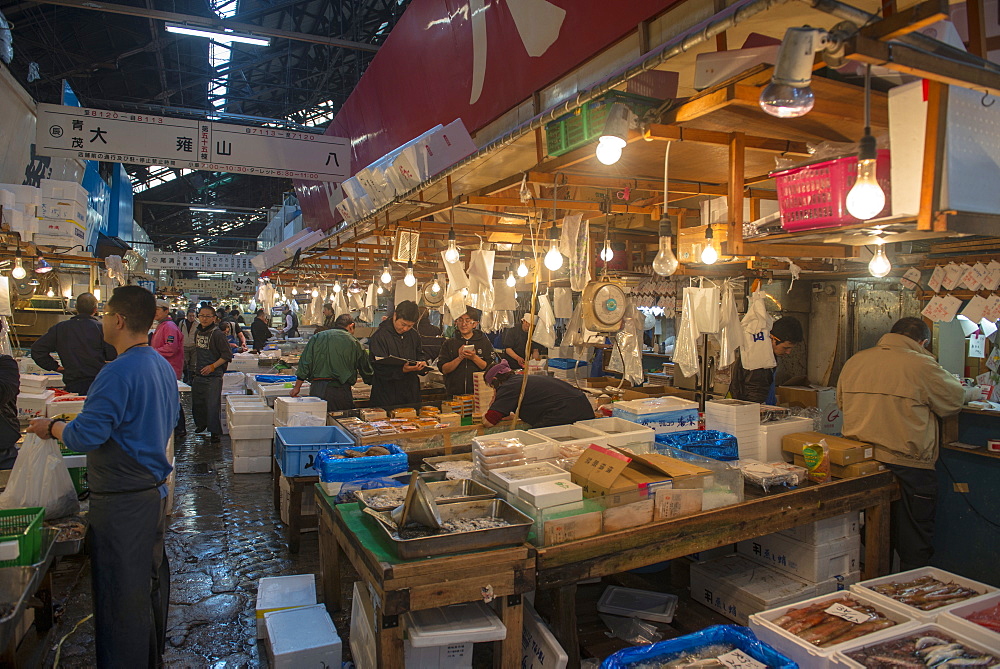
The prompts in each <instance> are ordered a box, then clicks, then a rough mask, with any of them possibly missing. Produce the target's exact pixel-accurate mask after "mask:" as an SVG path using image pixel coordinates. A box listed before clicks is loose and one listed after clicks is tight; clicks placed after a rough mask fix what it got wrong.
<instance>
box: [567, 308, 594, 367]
mask: <svg viewBox="0 0 1000 669" xmlns="http://www.w3.org/2000/svg"><path fill="white" fill-rule="evenodd" d="M562 346H563V347H566V346H572V347H573V355H574V357H575V358H576V359H586V358H587V356H588V353H589V347H588V346H587V330H586V328H584V327H583V303H582V302H581V303H580V304H578V305H576V309H574V310H573V315H572V316H570V319H569V323H567V324H566V331H565V332H564V333H563V338H562Z"/></svg>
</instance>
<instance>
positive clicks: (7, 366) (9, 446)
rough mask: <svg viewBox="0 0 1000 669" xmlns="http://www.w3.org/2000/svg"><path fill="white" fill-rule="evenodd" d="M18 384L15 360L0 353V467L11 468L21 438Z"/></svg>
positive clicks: (18, 378) (18, 376)
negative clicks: (18, 416)
mask: <svg viewBox="0 0 1000 669" xmlns="http://www.w3.org/2000/svg"><path fill="white" fill-rule="evenodd" d="M0 333H2V330H0ZM20 385H21V374H20V372H19V371H18V369H17V360H14V358H12V357H10V356H9V355H0V469H12V468H13V467H14V460H16V459H17V441H18V440H19V439H20V438H21V423H20V421H19V420H18V418H17V394H18V392H19V389H20Z"/></svg>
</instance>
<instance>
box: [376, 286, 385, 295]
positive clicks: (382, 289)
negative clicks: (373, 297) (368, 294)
mask: <svg viewBox="0 0 1000 669" xmlns="http://www.w3.org/2000/svg"><path fill="white" fill-rule="evenodd" d="M375 292H376V293H378V294H379V295H381V294H382V293H384V292H385V289H384V288H383V287H382V286H379V287H378V288H376V289H375Z"/></svg>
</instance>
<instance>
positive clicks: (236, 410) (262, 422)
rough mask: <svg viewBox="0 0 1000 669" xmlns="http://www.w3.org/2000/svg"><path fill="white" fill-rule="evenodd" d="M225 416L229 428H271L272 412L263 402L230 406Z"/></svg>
mask: <svg viewBox="0 0 1000 669" xmlns="http://www.w3.org/2000/svg"><path fill="white" fill-rule="evenodd" d="M226 416H227V417H228V418H229V424H230V426H231V427H235V426H237V425H239V426H242V427H258V428H265V427H267V428H269V427H273V425H272V422H273V421H274V411H273V410H271V409H270V408H268V406H267V405H266V404H264V403H263V402H259V403H249V402H247V403H243V402H240V403H239V404H230V405H229V408H228V409H227V410H226Z"/></svg>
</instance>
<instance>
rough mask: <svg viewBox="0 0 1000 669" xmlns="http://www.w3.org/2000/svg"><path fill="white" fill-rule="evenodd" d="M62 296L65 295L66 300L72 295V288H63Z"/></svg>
mask: <svg viewBox="0 0 1000 669" xmlns="http://www.w3.org/2000/svg"><path fill="white" fill-rule="evenodd" d="M63 297H65V298H66V299H67V300H68V299H70V298H71V297H73V289H72V288H67V289H66V290H64V291H63Z"/></svg>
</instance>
